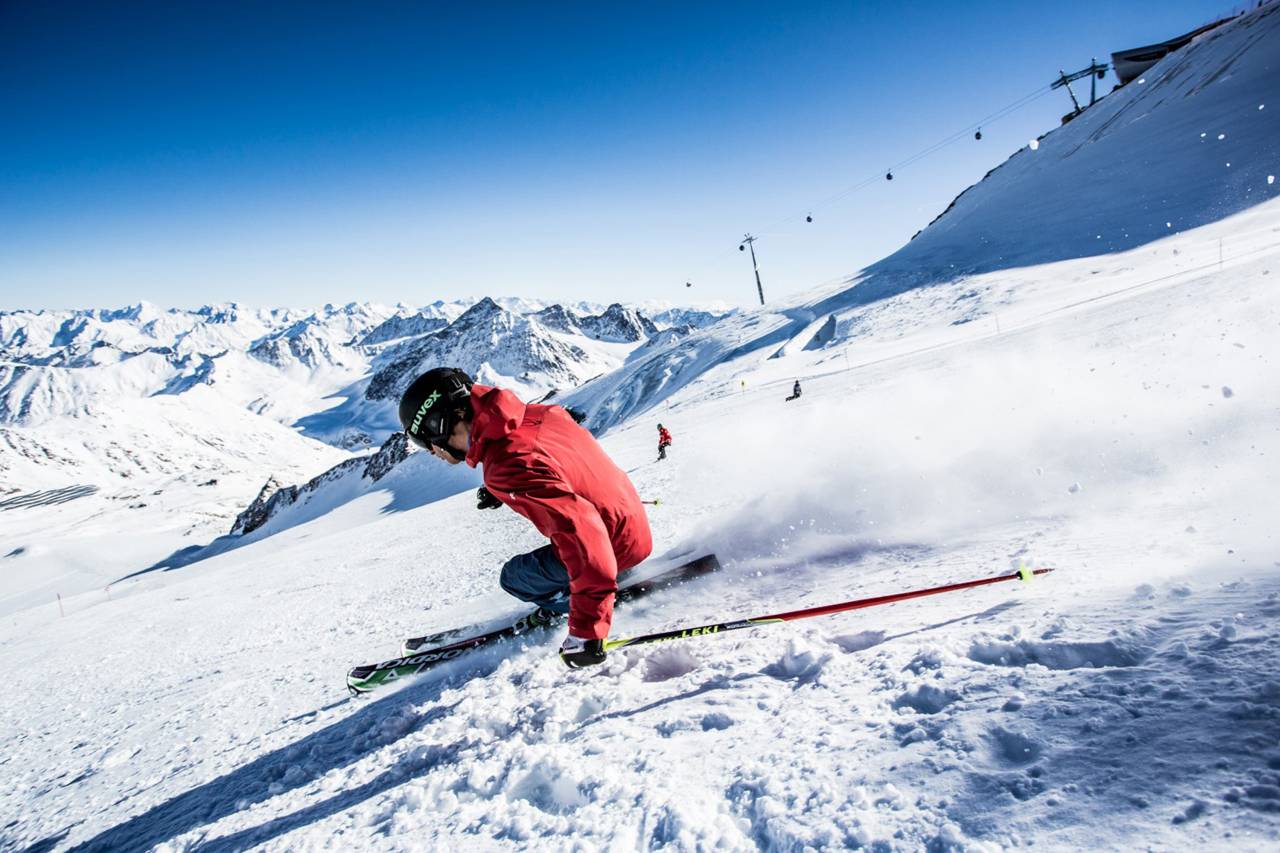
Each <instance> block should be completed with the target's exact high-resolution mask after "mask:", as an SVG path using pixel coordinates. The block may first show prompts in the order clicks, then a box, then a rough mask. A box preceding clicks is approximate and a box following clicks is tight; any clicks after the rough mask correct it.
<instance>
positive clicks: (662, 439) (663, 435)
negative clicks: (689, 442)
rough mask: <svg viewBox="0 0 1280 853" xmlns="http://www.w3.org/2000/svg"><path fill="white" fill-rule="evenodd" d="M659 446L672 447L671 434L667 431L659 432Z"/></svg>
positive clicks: (661, 430)
mask: <svg viewBox="0 0 1280 853" xmlns="http://www.w3.org/2000/svg"><path fill="white" fill-rule="evenodd" d="M658 446H659V447H669V446H671V433H669V432H667V431H666V430H665V429H660V430H658Z"/></svg>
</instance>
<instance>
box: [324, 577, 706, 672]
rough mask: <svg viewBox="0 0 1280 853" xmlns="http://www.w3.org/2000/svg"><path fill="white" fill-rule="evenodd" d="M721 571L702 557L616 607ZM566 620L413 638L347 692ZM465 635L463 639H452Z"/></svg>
mask: <svg viewBox="0 0 1280 853" xmlns="http://www.w3.org/2000/svg"><path fill="white" fill-rule="evenodd" d="M719 568H720V561H719V560H717V559H716V557H715V555H714V554H708V555H706V556H704V557H699V558H697V559H696V560H691V561H690V562H687V563H683V564H681V565H679V566H676V567H674V568H672V569H668V570H667V571H664V572H661V573H659V574H657V575H655V576H654V577H651V578H647V579H645V580H642V581H637V582H635V583H633V584H628V585H627V586H624V587H622V588H621V589H619V590H618V592H617V593H616V594H615V596H614V604H615V605H618V604H623V603H625V602H627V601H633V600H635V599H637V598H640V597H641V596H644V595H648V594H649V593H651V592H656V591H658V590H662V589H667V588H669V587H672V586H676V585H677V584H681V583H684V582H686V581H689V580H692V579H694V578H698V577H701V576H703V575H707V574H710V573H712V572H714V571H716V570H717V569H719ZM564 619H565V617H564V616H562V615H560V614H558V613H552V612H551V611H549V610H544V609H543V608H541V607H540V608H538V609H537V610H534V611H533V612H531V613H527V614H525V615H524V616H521V617H520V618H519V619H517V620H515V621H514V622H511V623H509V624H507V625H503V626H501V627H498V628H494V629H491V630H488V631H482V630H479V629H476V630H477V633H472V632H471V629H467V628H461V629H456V630H452V631H444V632H441V633H436V634H428V635H426V636H423V637H413V638H411V639H408V640H405V642H404V655H403V656H402V657H398V658H393V659H392V660H388V661H383V662H382V663H377V664H369V665H366V666H358V667H356V668H355V669H353V670H351V671H350V672H349V673H347V689H349V690H350V691H351V692H352V693H353V694H359V693H367V692H369V691H370V690H373V689H374V688H376V687H379V686H381V685H383V684H387V683H389V682H392V681H395V680H397V679H400V678H404V677H405V676H409V675H416V674H418V673H420V672H425V671H426V670H428V669H431V668H432V667H433V666H437V665H438V664H441V663H444V662H445V661H449V660H453V659H454V658H456V657H458V656H459V655H461V654H463V653H465V652H469V651H471V650H472V649H477V648H479V647H481V646H487V645H490V644H492V643H495V642H498V641H500V640H505V639H509V638H512V637H518V636H520V635H523V634H527V633H530V632H532V631H537V630H540V629H542V628H547V627H550V626H552V625H556V624H559V623H561V622H563V621H564ZM459 635H465V636H463V638H462V639H453V638H454V637H457V636H459Z"/></svg>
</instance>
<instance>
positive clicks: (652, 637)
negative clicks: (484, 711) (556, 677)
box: [604, 568, 1053, 651]
mask: <svg viewBox="0 0 1280 853" xmlns="http://www.w3.org/2000/svg"><path fill="white" fill-rule="evenodd" d="M1051 571H1053V569H1027V568H1022V569H1018V571H1016V572H1014V573H1013V574H1008V575H996V576H995V577H990V578H980V579H978V580H974V581H962V582H961V583H951V584H947V585H946V586H934V587H929V588H928V589H913V590H909V591H907V592H895V593H892V594H890V595H877V596H875V597H873V598H859V599H855V600H853V601H842V602H840V603H839V604H826V605H823V606H821V607H809V608H806V609H804V610H790V611H788V612H786V613H773V614H771V615H769V616H755V617H753V618H750V619H739V620H736V621H733V622H718V623H715V624H712V625H698V626H696V627H693V628H675V629H672V630H670V631H659V632H657V633H654V634H641V635H640V636H639V637H624V638H621V639H617V640H606V641H605V644H604V648H605V651H612V650H614V649H620V648H623V647H624V646H639V645H644V644H646V643H661V642H664V641H666V640H682V639H684V638H685V637H705V636H708V635H709V634H718V633H720V632H721V631H736V630H738V629H739V628H756V627H759V626H761V625H772V624H774V623H777V622H791V621H794V620H796V619H808V618H809V617H811V616H830V615H831V614H833V613H844V612H845V611H846V610H861V609H862V608H864V607H878V606H879V605H881V604H893V603H894V602H896V601H906V600H907V599H910V598H922V597H923V596H926V595H938V594H939V593H943V592H955V591H956V590H961V589H972V588H974V587H977V586H986V585H987V584H993V583H1001V582H1002V581H1016V580H1021V581H1025V582H1029V581H1030V580H1031V579H1032V578H1033V577H1034V576H1036V575H1047V574H1049V572H1051Z"/></svg>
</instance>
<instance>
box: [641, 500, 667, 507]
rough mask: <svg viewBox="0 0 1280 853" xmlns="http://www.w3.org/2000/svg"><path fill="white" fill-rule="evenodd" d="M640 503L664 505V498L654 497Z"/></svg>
mask: <svg viewBox="0 0 1280 853" xmlns="http://www.w3.org/2000/svg"><path fill="white" fill-rule="evenodd" d="M640 503H642V504H648V505H649V506H661V505H662V498H654V499H653V500H651V501H640Z"/></svg>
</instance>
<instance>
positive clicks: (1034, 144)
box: [1027, 139, 1040, 151]
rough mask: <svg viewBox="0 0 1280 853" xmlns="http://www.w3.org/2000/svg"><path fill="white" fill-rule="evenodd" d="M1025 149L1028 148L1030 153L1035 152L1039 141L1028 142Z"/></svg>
mask: <svg viewBox="0 0 1280 853" xmlns="http://www.w3.org/2000/svg"><path fill="white" fill-rule="evenodd" d="M1027 147H1028V148H1030V149H1031V150H1032V151H1035V150H1036V149H1037V148H1039V147H1040V140H1039V139H1033V140H1031V141H1030V142H1028V143H1027Z"/></svg>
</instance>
